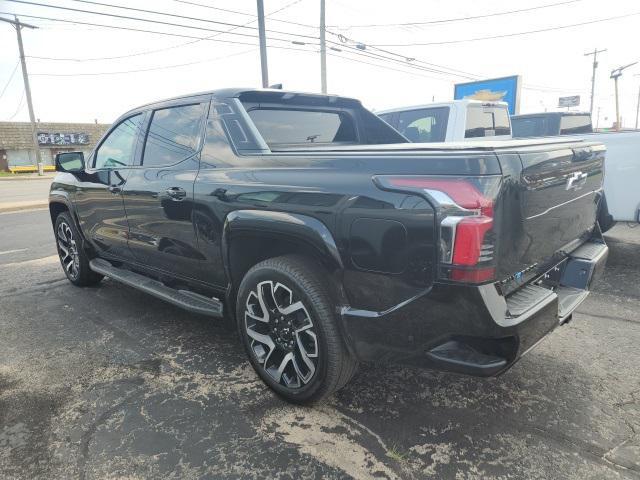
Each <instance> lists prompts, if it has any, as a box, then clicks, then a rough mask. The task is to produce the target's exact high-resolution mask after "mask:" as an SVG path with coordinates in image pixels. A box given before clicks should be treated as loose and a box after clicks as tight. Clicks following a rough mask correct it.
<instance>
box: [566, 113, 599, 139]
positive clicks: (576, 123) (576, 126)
mask: <svg viewBox="0 0 640 480" xmlns="http://www.w3.org/2000/svg"><path fill="white" fill-rule="evenodd" d="M592 131H593V128H591V117H590V116H589V115H567V116H566V117H562V120H560V135H574V134H577V133H591V132H592Z"/></svg>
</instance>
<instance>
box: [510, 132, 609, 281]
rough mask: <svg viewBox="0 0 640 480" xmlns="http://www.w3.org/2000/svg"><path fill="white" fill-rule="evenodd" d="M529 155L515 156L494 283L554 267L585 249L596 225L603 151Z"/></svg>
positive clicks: (562, 148) (567, 147)
mask: <svg viewBox="0 0 640 480" xmlns="http://www.w3.org/2000/svg"><path fill="white" fill-rule="evenodd" d="M532 150H533V151H527V149H522V150H521V151H520V152H519V159H520V163H521V173H520V178H519V181H518V182H517V183H518V188H516V189H513V190H512V191H507V192H505V196H504V203H503V205H504V212H505V215H504V216H503V223H502V235H501V242H500V243H501V245H502V251H503V254H504V255H503V256H502V260H501V261H500V262H499V268H498V270H499V275H498V279H505V277H509V276H512V275H516V276H517V277H522V276H523V275H521V273H523V272H525V273H526V272H531V274H533V273H535V272H537V271H539V270H540V269H541V268H543V267H544V266H546V265H550V264H552V263H553V262H554V261H557V260H558V258H561V256H562V255H563V253H564V252H567V251H571V250H573V249H575V248H576V247H577V246H578V245H580V244H581V243H583V242H584V241H585V240H586V239H587V238H588V237H589V236H590V235H591V232H592V230H593V227H594V225H595V222H596V212H597V202H598V201H599V198H600V192H601V189H602V182H603V171H604V170H603V169H604V155H605V147H604V145H602V144H584V143H582V142H576V143H570V144H564V145H554V146H546V147H545V148H542V149H537V150H536V149H532ZM512 160H513V159H512ZM514 180H515V179H514ZM523 280H525V278H523Z"/></svg>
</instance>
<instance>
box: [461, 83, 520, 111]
mask: <svg viewBox="0 0 640 480" xmlns="http://www.w3.org/2000/svg"><path fill="white" fill-rule="evenodd" d="M520 87H521V77H520V75H514V76H512V77H502V78H491V79H489V80H478V81H475V82H467V83H456V85H455V87H454V91H453V98H454V100H461V99H464V98H469V99H472V100H482V101H485V102H507V103H508V104H509V113H510V114H511V115H516V114H517V113H519V111H520Z"/></svg>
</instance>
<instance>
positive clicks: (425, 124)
mask: <svg viewBox="0 0 640 480" xmlns="http://www.w3.org/2000/svg"><path fill="white" fill-rule="evenodd" d="M448 120H449V107H437V108H421V109H419V110H410V111H408V112H400V114H399V116H398V131H399V132H400V133H402V134H403V135H404V136H405V137H407V138H408V139H409V140H410V141H411V142H420V143H430V142H444V141H445V138H446V136H447V122H448Z"/></svg>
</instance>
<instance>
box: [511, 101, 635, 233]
mask: <svg viewBox="0 0 640 480" xmlns="http://www.w3.org/2000/svg"><path fill="white" fill-rule="evenodd" d="M511 123H512V125H513V136H514V137H521V138H525V137H526V138H530V137H547V136H564V135H572V136H576V137H577V138H583V139H585V140H587V141H589V142H600V143H603V144H604V145H605V146H606V148H607V161H606V163H605V178H604V193H605V197H606V207H607V208H608V211H609V214H610V215H611V216H612V217H613V220H615V221H619V222H640V188H639V185H640V131H637V130H636V131H622V132H593V130H592V128H591V117H590V116H589V113H575V112H546V113H533V114H526V115H514V116H513V117H511ZM602 223H604V222H601V224H602ZM605 229H606V228H605Z"/></svg>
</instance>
